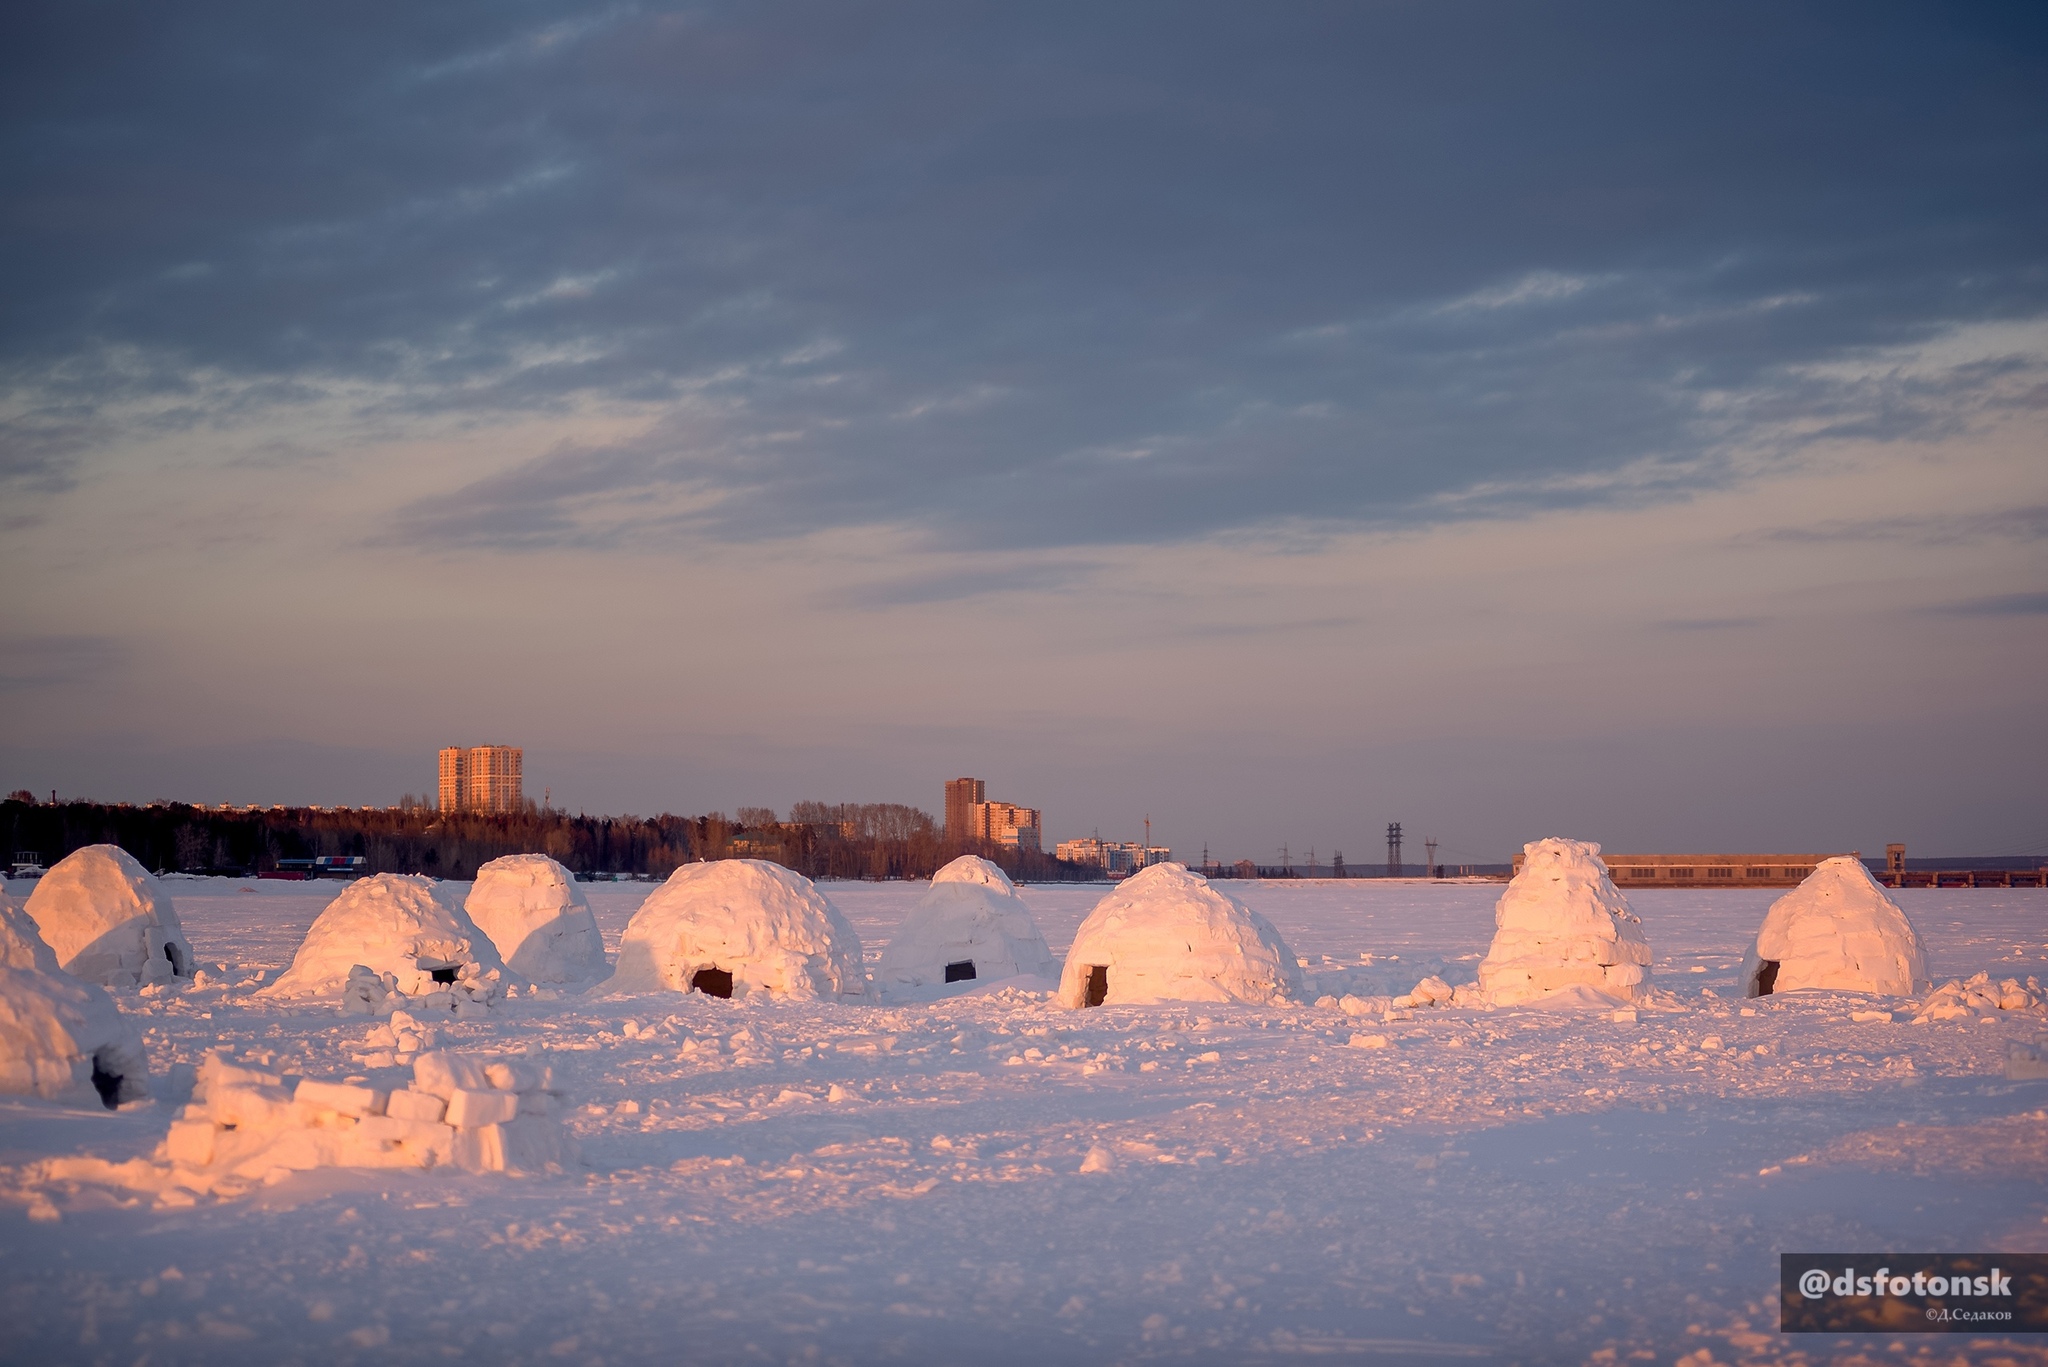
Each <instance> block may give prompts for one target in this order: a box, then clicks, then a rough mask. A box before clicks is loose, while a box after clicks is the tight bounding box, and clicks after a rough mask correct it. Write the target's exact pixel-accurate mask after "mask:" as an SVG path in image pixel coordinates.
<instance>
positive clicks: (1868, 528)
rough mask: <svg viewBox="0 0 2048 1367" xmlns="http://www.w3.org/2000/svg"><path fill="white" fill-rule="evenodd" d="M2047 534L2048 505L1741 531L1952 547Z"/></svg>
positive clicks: (1773, 537) (1782, 537) (1779, 537)
mask: <svg viewBox="0 0 2048 1367" xmlns="http://www.w3.org/2000/svg"><path fill="white" fill-rule="evenodd" d="M2044 538H2048V504H2033V505H2030V506H2026V507H2019V508H2001V509H1998V510H1996V511H1993V512H1985V513H1901V514H1899V515H1897V516H1894V517H1878V518H1836V519H1829V520H1826V521H1821V522H1815V523H1812V524H1810V525H1808V526H1803V527H1770V528H1765V529H1761V530H1758V531H1753V532H1746V533H1744V534H1743V537H1742V539H1744V540H1760V541H1813V542H1829V541H1909V542H1914V543H1917V544H1921V545H1930V546H1948V545H1959V544H1967V543H1972V542H1979V541H2040V540H2042V539H2044Z"/></svg>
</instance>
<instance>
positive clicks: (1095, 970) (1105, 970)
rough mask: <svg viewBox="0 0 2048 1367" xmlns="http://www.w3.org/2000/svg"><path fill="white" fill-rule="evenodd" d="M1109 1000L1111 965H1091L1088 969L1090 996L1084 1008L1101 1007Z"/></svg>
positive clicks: (1083, 1002)
mask: <svg viewBox="0 0 2048 1367" xmlns="http://www.w3.org/2000/svg"><path fill="white" fill-rule="evenodd" d="M1108 1000H1109V965H1108V964H1091V965H1090V966H1089V968H1088V995H1087V997H1086V998H1084V999H1083V1001H1082V1005H1084V1006H1100V1005H1102V1004H1103V1003H1104V1002H1106V1001H1108Z"/></svg>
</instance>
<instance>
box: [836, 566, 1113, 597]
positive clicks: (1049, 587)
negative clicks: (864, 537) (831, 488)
mask: <svg viewBox="0 0 2048 1367" xmlns="http://www.w3.org/2000/svg"><path fill="white" fill-rule="evenodd" d="M1100 568H1101V567H1100V566H1099V565H1095V564H1089V563H1037V564H1017V565H1009V566H999V567H979V566H976V567H958V566H956V567H953V568H949V569H943V570H933V571H929V572H926V573H923V574H917V575H912V576H908V577H905V578H900V579H890V580H885V581H881V582H878V583H872V584H862V585H857V586H855V587H852V588H848V589H844V590H841V591H839V592H837V593H835V594H833V595H832V596H831V602H832V603H835V604H844V605H846V606H849V607H859V608H892V607H909V606H916V605H922V604H927V603H959V602H966V601H968V600H969V599H975V598H989V597H995V596H998V595H1001V594H1008V593H1028V594H1042V593H1059V592H1063V591H1065V590H1068V589H1072V588H1076V587H1079V586H1081V585H1084V584H1086V583H1088V582H1089V581H1090V580H1091V579H1092V578H1093V577H1094V576H1095V575H1096V574H1097V573H1098V572H1099V570H1100Z"/></svg>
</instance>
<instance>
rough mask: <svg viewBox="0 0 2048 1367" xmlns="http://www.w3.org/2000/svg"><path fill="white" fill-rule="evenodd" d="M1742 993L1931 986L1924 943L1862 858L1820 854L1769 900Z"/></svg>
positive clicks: (1905, 992)
mask: <svg viewBox="0 0 2048 1367" xmlns="http://www.w3.org/2000/svg"><path fill="white" fill-rule="evenodd" d="M1741 981H1742V995H1743V996H1745V997H1765V996H1769V995H1771V994H1772V993H1774V992H1796V991H1798V990H1799V989H1800V988H1803V987H1814V988H1832V989H1835V990H1837V991H1844V992H1880V993H1883V994H1885V995H1887V996H1893V997H1909V996H1912V995H1914V994H1915V993H1918V992H1922V991H1924V990H1926V989H1927V988H1928V987H1930V986H1931V985H1932V981H1931V979H1930V978H1929V977H1928V974H1927V949H1926V946H1924V945H1923V944H1921V942H1920V933H1919V932H1918V931H1916V930H1914V929H1913V923H1912V922H1911V921H1910V920H1908V919H1907V918H1906V913H1905V911H1904V910H1903V909H1902V908H1901V907H1900V906H1899V904H1898V903H1897V902H1894V901H1893V900H1892V899H1891V898H1890V897H1888V896H1887V895H1886V894H1885V890H1884V889H1883V888H1882V887H1880V886H1879V885H1878V882H1877V880H1876V879H1875V878H1872V877H1871V876H1870V870H1868V869H1866V868H1864V867H1863V861H1862V860H1860V859H1856V858H1853V857H1851V856H1849V855H1846V854H1844V855H1837V856H1836V857H1834V858H1833V859H1824V860H1822V861H1821V862H1820V863H1819V864H1818V865H1816V866H1815V867H1814V870H1813V872H1812V873H1811V874H1809V875H1807V878H1806V881H1805V882H1803V883H1801V884H1800V885H1799V886H1798V887H1796V888H1794V889H1792V891H1790V892H1788V893H1786V894H1785V895H1784V896H1783V897H1780V898H1779V899H1778V900H1777V901H1775V902H1773V903H1771V909H1770V910H1769V911H1767V912H1765V913H1764V923H1763V925H1762V927H1761V928H1759V929H1758V931H1757V933H1756V939H1754V940H1752V941H1751V942H1750V946H1749V952H1748V953H1747V954H1745V955H1743V957H1742V979H1741Z"/></svg>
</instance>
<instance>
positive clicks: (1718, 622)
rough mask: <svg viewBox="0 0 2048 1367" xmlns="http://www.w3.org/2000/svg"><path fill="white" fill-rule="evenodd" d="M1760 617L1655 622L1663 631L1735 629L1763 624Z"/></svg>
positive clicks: (1701, 618) (1698, 618)
mask: <svg viewBox="0 0 2048 1367" xmlns="http://www.w3.org/2000/svg"><path fill="white" fill-rule="evenodd" d="M1763 621H1764V619H1763V618H1761V617H1674V618H1672V619H1670V620H1669V621H1663V622H1659V623H1657V626H1658V628H1659V629H1660V630H1663V631H1736V630H1740V629H1742V628H1744V627H1754V626H1761V625H1763Z"/></svg>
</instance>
